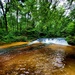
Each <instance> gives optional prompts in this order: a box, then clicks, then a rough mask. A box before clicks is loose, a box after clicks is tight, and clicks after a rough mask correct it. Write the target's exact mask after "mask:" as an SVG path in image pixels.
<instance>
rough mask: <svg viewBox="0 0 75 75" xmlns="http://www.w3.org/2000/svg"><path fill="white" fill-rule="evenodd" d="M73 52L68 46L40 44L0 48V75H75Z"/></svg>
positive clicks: (73, 47) (23, 44) (73, 48)
mask: <svg viewBox="0 0 75 75" xmlns="http://www.w3.org/2000/svg"><path fill="white" fill-rule="evenodd" d="M9 45H10V44H9ZM74 50H75V46H70V45H68V44H66V45H60V44H46V43H42V42H41V43H40V42H39V43H34V44H31V43H30V44H28V45H26V44H25V43H22V44H19V46H14V45H13V46H11V45H10V46H8V47H4V46H3V48H2V46H1V47H0V75H75V56H74V55H75V51H74Z"/></svg>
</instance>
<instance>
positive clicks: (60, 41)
mask: <svg viewBox="0 0 75 75" xmlns="http://www.w3.org/2000/svg"><path fill="white" fill-rule="evenodd" d="M39 42H41V43H45V44H60V45H69V44H68V43H67V41H66V40H65V39H64V38H39V39H37V40H35V41H32V42H30V43H29V45H31V44H35V43H39Z"/></svg>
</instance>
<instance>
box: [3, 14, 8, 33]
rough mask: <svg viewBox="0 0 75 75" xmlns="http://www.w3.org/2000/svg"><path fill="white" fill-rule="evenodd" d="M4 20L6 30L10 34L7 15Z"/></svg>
mask: <svg viewBox="0 0 75 75" xmlns="http://www.w3.org/2000/svg"><path fill="white" fill-rule="evenodd" d="M4 19H5V28H6V31H7V32H8V24H7V18H6V13H5V14H4Z"/></svg>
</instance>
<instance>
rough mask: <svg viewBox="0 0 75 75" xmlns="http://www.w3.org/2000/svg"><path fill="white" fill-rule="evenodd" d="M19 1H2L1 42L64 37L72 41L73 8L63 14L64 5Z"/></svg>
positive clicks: (74, 30)
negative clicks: (68, 12) (3, 3)
mask: <svg viewBox="0 0 75 75" xmlns="http://www.w3.org/2000/svg"><path fill="white" fill-rule="evenodd" d="M22 1H23V2H19V1H17V0H16V1H15V0H11V2H8V3H6V4H5V6H4V9H5V11H4V14H3V15H2V16H1V17H0V42H14V41H27V40H32V39H36V38H40V37H48V38H51V37H65V38H66V39H67V40H68V41H69V43H71V44H75V14H74V13H75V10H72V11H71V13H70V14H69V16H66V15H64V12H65V9H64V8H63V7H59V8H57V6H56V5H55V4H54V5H53V6H52V3H51V2H48V0H43V1H41V0H40V2H37V0H26V1H24V0H22ZM0 6H1V3H0ZM1 9H2V8H1Z"/></svg>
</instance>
